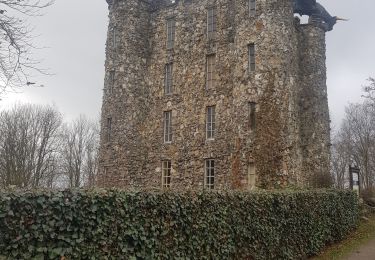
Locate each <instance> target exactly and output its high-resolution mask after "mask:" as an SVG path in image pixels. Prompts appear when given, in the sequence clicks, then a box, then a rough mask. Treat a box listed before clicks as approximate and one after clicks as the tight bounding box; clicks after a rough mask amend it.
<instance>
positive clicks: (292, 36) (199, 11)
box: [98, 0, 330, 190]
mask: <svg viewBox="0 0 375 260" xmlns="http://www.w3.org/2000/svg"><path fill="white" fill-rule="evenodd" d="M108 2H109V10H110V14H109V19H110V23H109V29H108V41H107V47H106V55H107V59H106V64H105V69H106V77H105V87H104V97H103V107H102V121H101V146H100V174H99V178H98V186H101V187H121V188H135V189H139V188H140V189H144V188H146V189H159V188H160V189H161V188H168V189H176V190H186V189H192V190H199V189H218V190H225V189H239V190H249V189H253V188H256V187H258V188H266V189H270V188H283V187H287V186H298V187H306V186H315V185H317V183H319V179H321V178H324V177H326V176H328V175H329V163H330V152H329V150H330V120H329V111H328V101H327V87H326V65H325V59H326V56H325V33H326V29H325V28H324V26H322V24H324V23H322V21H321V20H320V19H319V18H316V19H311V21H310V23H309V24H301V23H300V21H299V19H297V18H295V17H294V14H293V13H294V12H293V4H294V2H293V0H179V1H178V0H176V1H170V0H116V1H108Z"/></svg>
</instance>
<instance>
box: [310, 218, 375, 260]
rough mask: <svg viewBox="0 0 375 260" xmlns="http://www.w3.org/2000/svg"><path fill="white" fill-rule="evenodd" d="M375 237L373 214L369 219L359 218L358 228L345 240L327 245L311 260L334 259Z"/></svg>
mask: <svg viewBox="0 0 375 260" xmlns="http://www.w3.org/2000/svg"><path fill="white" fill-rule="evenodd" d="M372 239H375V215H372V216H371V217H370V218H369V221H364V220H361V222H360V225H359V227H358V229H357V230H356V231H355V232H353V233H352V234H351V235H350V236H349V237H348V238H347V239H346V240H344V241H342V242H341V243H340V244H335V245H332V246H329V247H328V248H326V249H325V251H323V253H322V254H321V255H319V256H316V257H314V258H311V259H312V260H334V259H343V258H344V257H346V256H348V255H350V254H351V253H353V252H355V250H357V249H358V248H359V247H361V246H362V245H363V244H366V243H367V242H369V241H370V240H372Z"/></svg>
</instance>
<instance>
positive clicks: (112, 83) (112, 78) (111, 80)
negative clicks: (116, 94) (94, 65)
mask: <svg viewBox="0 0 375 260" xmlns="http://www.w3.org/2000/svg"><path fill="white" fill-rule="evenodd" d="M114 86H115V71H114V70H112V71H110V72H109V87H108V91H109V94H112V93H113V89H114Z"/></svg>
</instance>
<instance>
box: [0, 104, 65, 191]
mask: <svg viewBox="0 0 375 260" xmlns="http://www.w3.org/2000/svg"><path fill="white" fill-rule="evenodd" d="M61 124H62V117H61V114H60V113H59V112H58V111H57V110H56V108H54V107H51V106H37V105H30V104H27V105H15V106H14V107H13V109H11V110H9V111H3V112H1V114H0V187H7V186H11V185H14V186H17V187H22V188H26V187H52V185H53V182H54V179H55V177H56V173H57V159H58V147H59V129H60V126H61Z"/></svg>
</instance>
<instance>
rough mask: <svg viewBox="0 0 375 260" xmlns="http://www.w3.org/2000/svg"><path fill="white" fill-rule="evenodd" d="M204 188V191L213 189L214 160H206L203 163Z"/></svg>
mask: <svg viewBox="0 0 375 260" xmlns="http://www.w3.org/2000/svg"><path fill="white" fill-rule="evenodd" d="M205 164H206V165H205V176H204V187H205V188H206V189H214V188H215V160H213V159H207V160H206V163H205Z"/></svg>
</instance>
